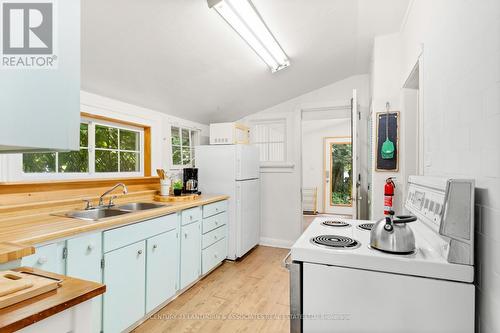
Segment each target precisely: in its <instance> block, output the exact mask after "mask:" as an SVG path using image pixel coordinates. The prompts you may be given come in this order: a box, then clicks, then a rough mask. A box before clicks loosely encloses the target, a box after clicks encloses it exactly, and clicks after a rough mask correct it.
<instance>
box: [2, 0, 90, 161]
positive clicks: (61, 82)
mask: <svg viewBox="0 0 500 333" xmlns="http://www.w3.org/2000/svg"><path fill="white" fill-rule="evenodd" d="M83 1H84V0H82V2H83ZM14 2H19V1H14ZM25 2H26V4H25V5H28V6H29V5H32V4H30V2H40V1H25ZM52 2H54V3H56V5H54V6H53V7H51V8H52V9H50V11H48V10H47V9H45V10H44V11H40V12H39V13H41V15H42V17H41V18H40V20H41V21H40V22H39V23H35V24H40V27H39V29H42V30H43V31H45V33H44V35H45V36H44V37H45V38H49V40H51V41H53V46H54V48H53V49H52V52H50V49H49V50H48V52H50V53H49V54H45V55H40V56H38V55H35V54H29V53H31V52H32V51H33V50H28V51H30V52H27V51H21V53H22V52H24V53H25V54H20V55H19V56H16V55H12V56H13V57H14V58H15V59H18V57H19V59H23V58H24V57H28V58H29V59H31V57H33V56H34V57H35V58H36V59H37V61H36V63H38V64H39V61H38V60H42V62H41V63H46V61H44V60H45V59H48V58H50V59H52V60H54V59H56V60H55V61H56V62H55V63H54V66H52V67H51V66H47V67H45V68H35V67H36V66H27V67H19V66H18V67H15V68H14V67H11V66H4V63H2V64H0V72H1V74H0V92H1V97H0V119H1V121H0V152H20V151H33V150H37V149H40V150H42V151H47V150H78V149H79V148H80V147H79V144H78V142H79V127H80V6H81V5H80V0H64V1H50V2H49V1H45V3H47V4H48V3H52ZM3 3H4V1H2V5H3ZM25 5H23V6H25ZM38 5H39V4H38ZM35 8H37V7H35ZM35 11H38V9H35ZM49 14H51V15H52V16H53V18H52V19H48V15H49ZM24 15H26V17H28V16H27V15H28V12H27V10H26V11H25V14H24ZM1 21H2V22H1V23H2V24H3V19H2V20H1ZM35 22H36V21H35ZM50 22H54V24H55V26H54V27H53V28H52V27H50V26H49V24H50ZM30 24H33V22H30ZM24 26H26V22H25V23H24V24H23V27H24ZM4 28H5V29H6V27H4ZM12 30H13V32H14V35H15V36H17V38H21V40H23V38H24V41H28V38H29V39H31V37H29V35H28V34H30V35H31V34H33V33H32V32H31V31H30V30H28V29H27V26H26V28H23V29H16V30H15V31H14V29H12ZM3 32H4V33H6V32H7V30H4V31H3ZM38 36H40V35H38ZM42 42H44V43H49V41H47V40H42ZM28 44H29V43H26V45H24V47H25V48H29V47H30V46H29V45H28ZM2 55H3V54H2ZM7 56H10V55H7V54H6V57H5V58H10V57H7ZM2 58H3V57H2ZM14 62H17V61H15V60H14ZM51 63H53V62H52V61H51ZM2 67H5V68H2Z"/></svg>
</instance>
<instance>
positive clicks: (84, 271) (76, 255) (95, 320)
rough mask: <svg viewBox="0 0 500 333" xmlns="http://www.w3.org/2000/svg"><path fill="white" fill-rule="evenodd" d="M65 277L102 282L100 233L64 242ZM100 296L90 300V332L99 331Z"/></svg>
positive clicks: (97, 332) (95, 332)
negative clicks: (65, 250)
mask: <svg viewBox="0 0 500 333" xmlns="http://www.w3.org/2000/svg"><path fill="white" fill-rule="evenodd" d="M66 247H67V251H68V252H67V253H68V254H67V258H66V275H69V276H73V277H76V278H79V279H84V280H90V281H95V282H101V281H102V271H101V258H102V237H101V233H100V232H99V233H95V234H91V235H85V236H81V237H78V238H72V239H68V240H67V241H66ZM101 307H102V296H99V297H95V298H93V300H92V332H93V333H99V332H100V331H101V320H102V315H101Z"/></svg>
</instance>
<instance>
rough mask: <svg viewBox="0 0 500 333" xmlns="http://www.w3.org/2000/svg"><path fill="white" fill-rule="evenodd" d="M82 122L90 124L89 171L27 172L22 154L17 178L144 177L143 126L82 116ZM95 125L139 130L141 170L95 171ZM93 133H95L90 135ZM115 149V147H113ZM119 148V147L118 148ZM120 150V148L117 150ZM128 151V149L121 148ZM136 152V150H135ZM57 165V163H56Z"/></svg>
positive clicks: (14, 162) (17, 159) (18, 163)
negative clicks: (92, 128) (91, 127)
mask: <svg viewBox="0 0 500 333" xmlns="http://www.w3.org/2000/svg"><path fill="white" fill-rule="evenodd" d="M80 122H81V123H88V124H89V137H88V150H89V171H88V172H47V173H44V172H34V173H25V172H24V171H23V161H22V160H23V157H22V154H18V156H16V157H17V158H16V160H15V161H13V163H12V166H13V167H14V168H15V169H16V170H18V172H16V177H15V178H16V179H20V180H26V181H35V180H66V179H67V180H70V179H101V178H127V177H143V176H144V158H145V156H144V129H143V128H141V127H135V126H129V125H125V124H120V123H114V122H110V121H105V120H97V119H91V118H85V117H82V119H81V120H80ZM95 125H103V126H108V127H113V128H118V129H124V130H132V131H136V132H139V148H140V149H139V150H138V151H139V152H140V171H139V172H95V131H94V130H92V131H90V126H93V127H94V128H95ZM90 133H93V134H94V135H90ZM111 150H115V149H111ZM116 150H117V149H116ZM117 151H118V150H117ZM120 151H125V152H126V151H128V150H120ZM134 152H135V151H134ZM56 167H57V163H56Z"/></svg>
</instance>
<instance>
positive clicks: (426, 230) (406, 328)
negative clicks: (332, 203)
mask: <svg viewBox="0 0 500 333" xmlns="http://www.w3.org/2000/svg"><path fill="white" fill-rule="evenodd" d="M473 202H474V182H473V181H470V180H457V179H445V178H430V177H410V179H409V195H408V199H407V202H406V205H405V206H406V208H407V209H408V210H409V211H410V213H411V214H414V215H416V216H417V217H418V221H417V222H414V223H411V224H410V227H411V228H412V229H413V231H414V234H415V240H416V251H415V252H414V253H413V254H406V255H398V254H390V253H385V252H381V251H379V250H376V249H372V248H371V247H370V246H369V244H370V227H371V226H372V223H374V221H360V220H347V219H337V218H329V217H318V218H316V219H315V220H314V221H313V222H312V223H311V225H310V226H309V227H308V228H307V230H306V231H305V232H304V233H303V234H302V236H301V237H300V238H299V239H298V240H297V242H296V243H295V244H294V246H293V247H292V249H291V252H290V255H289V256H290V262H289V263H287V267H288V268H289V270H290V273H291V274H290V282H291V284H290V288H291V290H290V297H291V305H290V306H291V332H293V333H296V332H305V333H310V332H311V333H313V332H342V333H348V332H352V333H364V332H367V333H368V332H370V333H375V332H384V333H391V332H394V333H403V332H404V333H412V332H415V333H417V332H418V333H427V332H429V333H430V332H432V333H438V332H439V333H445V332H450V333H452V332H453V333H460V332H464V333H466V332H467V333H470V332H473V331H474V285H473V281H474V266H473V245H474V244H473V233H474V231H473V216H474V214H473Z"/></svg>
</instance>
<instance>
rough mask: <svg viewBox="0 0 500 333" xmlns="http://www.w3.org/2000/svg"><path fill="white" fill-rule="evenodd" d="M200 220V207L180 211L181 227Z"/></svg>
mask: <svg viewBox="0 0 500 333" xmlns="http://www.w3.org/2000/svg"><path fill="white" fill-rule="evenodd" d="M200 219H201V207H194V208H190V209H186V210H183V211H182V225H186V224H189V223H193V222H196V221H199V220H200Z"/></svg>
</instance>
